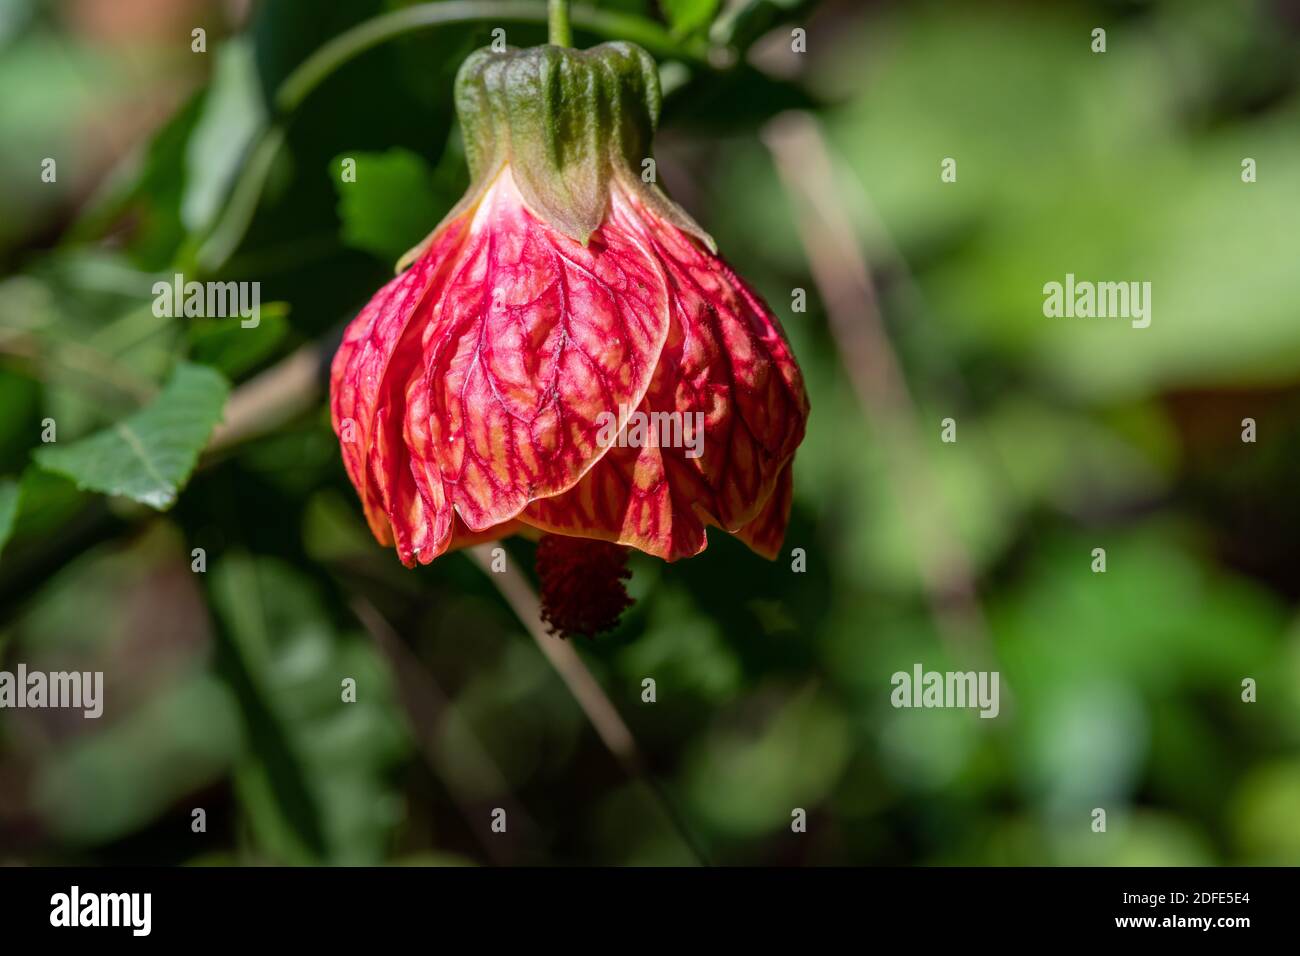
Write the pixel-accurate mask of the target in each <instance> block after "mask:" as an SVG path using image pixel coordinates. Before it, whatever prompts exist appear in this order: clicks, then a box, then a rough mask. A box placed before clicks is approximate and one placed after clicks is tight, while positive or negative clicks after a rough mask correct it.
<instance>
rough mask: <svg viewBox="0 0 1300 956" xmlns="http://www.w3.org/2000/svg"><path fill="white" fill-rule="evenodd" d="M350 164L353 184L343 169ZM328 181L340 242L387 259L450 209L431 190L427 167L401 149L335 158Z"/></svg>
mask: <svg viewBox="0 0 1300 956" xmlns="http://www.w3.org/2000/svg"><path fill="white" fill-rule="evenodd" d="M349 160H351V161H354V162H355V163H356V170H355V172H356V181H355V182H352V181H349V180H351V179H352V175H351V166H350V165H349V166H348V167H346V170H345V166H344V164H345V163H346V162H347V161H349ZM345 171H346V172H347V180H345V178H344V174H345ZM330 180H331V181H332V182H333V183H334V188H335V190H336V191H337V192H338V197H339V209H338V211H339V218H340V219H341V220H342V221H343V242H344V243H346V244H347V245H349V246H351V247H352V248H354V249H362V250H364V251H366V252H373V253H374V254H375V255H377V256H379V257H380V258H381V259H385V260H389V261H394V260H396V259H397V258H398V257H399V256H400V255H401V254H402V253H404V252H405V251H406V250H407V249H410V248H411V247H412V246H414V245H415V244H416V243H418V242H419V241H420V240H421V239H423V238H424V237H425V236H427V235H428V234H429V231H430V230H431V229H433V227H434V226H436V225H437V224H438V221H439V220H440V219H441V218H442V217H443V215H444V214H445V213H446V212H447V209H448V207H449V206H450V202H446V201H444V199H443V197H441V196H440V195H439V194H438V192H437V190H436V189H435V187H434V175H433V172H432V170H430V168H429V165H428V164H427V163H426V162H425V161H424V160H423V159H422V158H421V157H420V156H417V155H416V154H415V153H412V152H409V151H408V150H405V149H390V150H388V151H387V152H385V153H347V154H345V155H342V156H338V157H336V158H335V159H334V161H333V162H332V163H331V164H330ZM451 198H452V200H453V201H454V199H455V198H456V197H451Z"/></svg>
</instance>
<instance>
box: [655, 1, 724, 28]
mask: <svg viewBox="0 0 1300 956" xmlns="http://www.w3.org/2000/svg"><path fill="white" fill-rule="evenodd" d="M660 6H661V7H663V11H664V16H666V17H667V18H668V23H669V25H670V26H671V27H672V28H673V34H674V35H675V36H686V35H687V34H690V33H694V32H695V31H696V30H700V29H702V28H704V27H707V26H708V25H709V24H710V23H712V22H713V17H714V16H715V15H716V14H717V12H718V6H719V4H718V0H661V2H660Z"/></svg>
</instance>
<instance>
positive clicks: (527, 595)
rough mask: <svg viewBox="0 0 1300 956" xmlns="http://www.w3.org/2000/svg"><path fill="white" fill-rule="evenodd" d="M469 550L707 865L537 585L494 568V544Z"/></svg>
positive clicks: (627, 766)
mask: <svg viewBox="0 0 1300 956" xmlns="http://www.w3.org/2000/svg"><path fill="white" fill-rule="evenodd" d="M466 552H467V553H468V554H469V556H470V558H471V559H472V560H473V561H474V563H475V564H477V565H478V566H479V567H480V568H482V569H483V572H484V573H485V574H487V576H488V578H489V579H490V580H491V581H492V583H493V584H495V585H496V588H497V590H498V591H500V592H501V596H502V597H503V598H505V600H506V603H507V604H509V605H510V608H511V610H513V611H514V612H515V616H516V617H517V618H519V620H520V622H521V623H522V624H523V625H524V627H525V628H526V629H527V630H528V633H529V634H530V635H531V636H532V638H533V641H534V642H535V643H536V644H537V647H538V648H539V649H540V650H541V652H542V654H544V655H545V656H546V659H547V660H548V661H550V662H551V666H552V667H554V668H555V670H556V671H557V672H558V673H559V675H560V679H561V680H563V681H564V684H565V686H566V687H568V688H569V693H571V694H572V695H573V698H574V700H576V701H577V703H578V706H579V707H580V708H582V712H583V713H584V714H586V715H587V719H588V720H589V721H591V725H592V726H593V727H595V728H596V733H597V734H598V735H599V736H600V739H601V740H602V741H604V744H605V746H606V747H608V748H609V751H610V753H612V754H613V755H614V757H615V758H616V759H617V760H618V762H619V763H621V764H622V765H623V768H624V770H626V771H627V773H628V775H629V776H631V777H632V778H633V779H634V780H637V781H639V782H641V783H643V784H645V786H646V787H647V788H648V789H649V790H650V792H651V793H652V794H653V796H654V797H655V800H656V801H657V802H658V804H659V805H660V807H661V808H662V809H663V811H664V814H665V815H666V816H667V817H668V819H669V821H670V822H671V823H672V824H673V826H674V827H675V828H676V830H677V831H678V833H679V834H680V836H681V837H682V840H683V842H685V843H686V845H687V846H688V847H689V848H690V850H691V852H692V853H693V854H694V855H695V857H696V859H697V860H698V861H699V862H700V863H702V864H705V865H707V862H708V856H707V855H706V854H705V852H704V848H703V847H702V846H701V845H700V843H699V841H698V840H697V839H696V838H695V836H694V834H693V833H692V831H691V829H690V827H689V826H687V824H686V821H685V820H684V819H683V818H682V816H681V814H680V813H679V812H678V811H677V808H676V806H675V804H674V802H673V800H672V799H671V796H670V795H669V794H668V792H667V791H666V790H665V789H664V788H663V786H662V785H661V784H660V783H659V782H658V781H657V780H656V779H655V778H654V776H653V775H652V774H651V773H650V772H649V770H648V768H647V766H646V762H645V760H644V759H643V757H642V756H641V751H640V749H639V748H638V747H637V744H636V738H634V737H633V736H632V731H631V730H629V729H628V726H627V724H626V723H624V721H623V718H622V717H621V716H620V715H619V712H618V709H617V708H616V707H615V706H614V702H613V701H611V700H610V699H609V696H608V695H607V694H606V693H605V691H604V689H603V688H602V687H601V686H600V684H599V683H597V681H596V678H595V677H593V676H592V673H591V671H590V670H588V669H587V665H586V664H584V663H583V661H582V658H581V657H579V656H578V652H577V651H576V650H574V648H573V644H572V642H571V641H568V640H565V639H563V638H558V637H554V636H552V635H551V634H548V633H547V631H546V626H545V625H544V624H543V623H542V616H541V602H540V601H539V600H538V598H537V594H536V593H535V592H534V591H533V587H532V584H530V583H529V581H528V579H527V578H526V577H524V575H523V574H522V573H520V571H519V570H518V569H517V568H515V567H514V566H513V565H512V564H510V563H507V564H506V568H505V570H504V571H501V572H494V571H493V570H492V545H487V544H479V545H474V546H473V547H470V548H467V549H466Z"/></svg>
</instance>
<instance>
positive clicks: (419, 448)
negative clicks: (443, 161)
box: [407, 168, 668, 531]
mask: <svg viewBox="0 0 1300 956" xmlns="http://www.w3.org/2000/svg"><path fill="white" fill-rule="evenodd" d="M470 235H471V240H470V244H469V245H468V246H467V248H466V249H465V250H464V252H463V253H462V254H461V255H460V257H459V262H458V265H457V267H456V271H455V273H454V275H453V276H452V277H451V279H450V281H449V282H448V283H447V285H446V288H445V290H444V291H443V293H442V295H441V298H440V300H439V301H438V303H437V306H436V307H435V311H434V315H433V317H432V320H431V321H430V322H429V323H428V325H427V326H426V329H425V337H424V340H423V343H422V346H423V351H424V354H425V356H426V361H425V364H424V368H423V372H422V374H421V375H419V376H418V377H417V378H416V379H415V380H414V381H413V382H412V385H411V389H410V391H409V392H408V396H407V398H408V404H407V435H408V438H409V444H410V450H411V453H412V459H413V460H412V467H413V468H416V469H418V471H417V474H419V473H422V474H423V475H424V480H425V482H426V483H427V484H428V485H430V486H431V487H433V486H436V484H437V481H438V479H439V478H440V479H441V481H442V482H443V484H444V485H445V488H446V490H447V491H446V493H447V497H448V499H449V500H450V501H451V502H452V503H453V505H454V507H455V510H456V513H457V514H458V515H459V516H460V518H461V519H462V520H463V521H464V522H465V525H466V527H467V528H468V529H469V530H470V531H481V530H484V529H487V528H489V527H491V526H493V525H496V524H499V523H501V522H503V521H506V520H509V519H511V518H514V517H515V516H516V515H518V514H519V513H520V512H521V511H522V510H523V509H524V508H525V507H526V506H527V505H528V504H529V502H531V501H533V500H536V499H538V498H545V497H550V496H553V495H557V494H560V493H562V492H564V491H567V490H568V489H569V488H571V487H573V485H575V484H576V483H577V482H578V481H579V480H580V479H581V478H582V476H583V475H584V474H585V473H586V472H587V471H588V469H590V468H591V467H592V465H594V464H595V463H596V462H597V461H598V460H599V459H600V458H601V456H602V455H604V454H605V452H606V451H607V449H606V448H604V447H602V446H601V445H600V444H599V443H598V442H597V434H598V432H599V430H600V426H601V422H602V415H603V413H609V414H615V415H616V414H618V411H619V407H620V406H626V407H635V406H636V405H638V404H639V403H640V402H641V400H642V398H643V396H644V395H645V392H646V389H647V388H648V387H649V384H650V381H651V378H652V376H653V375H654V371H655V367H656V365H657V364H658V361H659V354H660V351H661V349H662V347H663V343H664V339H665V337H666V335H667V331H668V304H667V287H666V282H665V279H664V276H663V273H662V270H661V269H660V268H659V265H658V262H657V260H656V259H655V258H654V257H653V256H652V255H650V254H649V253H648V251H647V250H646V249H645V247H644V245H643V244H642V241H641V239H640V238H639V236H638V231H637V229H636V228H635V224H632V223H629V222H627V221H626V217H625V216H622V215H620V214H619V213H618V212H616V211H611V213H610V215H609V216H608V217H607V218H606V220H605V222H604V223H603V224H602V225H601V227H600V229H598V230H597V231H596V232H595V233H594V234H593V235H592V237H591V240H590V242H589V244H588V246H587V247H583V246H582V245H580V244H578V243H577V242H575V241H573V240H572V239H569V238H568V237H566V236H564V235H562V234H561V233H559V232H557V231H556V230H554V229H552V228H550V227H549V226H546V225H544V224H542V223H541V222H539V221H538V220H537V219H536V218H535V217H534V216H533V215H532V214H531V213H530V212H529V211H528V209H527V208H526V207H525V206H524V204H523V201H522V199H521V198H520V196H519V193H518V190H517V189H516V188H515V186H514V183H513V180H512V179H511V175H510V171H509V169H508V168H507V169H505V170H503V171H502V173H501V174H500V175H499V176H498V178H497V179H496V180H495V182H494V183H493V184H492V185H491V187H489V189H488V191H487V193H486V194H485V197H484V199H483V202H482V204H481V205H480V207H479V210H478V213H477V216H476V219H475V222H474V224H473V225H472V226H471V229H470ZM419 480H420V479H419V478H417V483H419Z"/></svg>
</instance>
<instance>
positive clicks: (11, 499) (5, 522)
mask: <svg viewBox="0 0 1300 956" xmlns="http://www.w3.org/2000/svg"><path fill="white" fill-rule="evenodd" d="M17 516H18V482H16V481H14V480H13V479H12V478H4V479H0V551H3V550H4V546H5V542H6V541H8V540H9V535H10V534H12V533H13V530H14V518H16V517H17Z"/></svg>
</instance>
